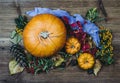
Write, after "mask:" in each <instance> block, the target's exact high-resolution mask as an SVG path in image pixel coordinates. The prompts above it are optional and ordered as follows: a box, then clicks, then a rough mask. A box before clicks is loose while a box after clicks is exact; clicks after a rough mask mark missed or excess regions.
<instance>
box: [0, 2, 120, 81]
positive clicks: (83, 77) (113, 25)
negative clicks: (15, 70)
mask: <svg viewBox="0 0 120 83" xmlns="http://www.w3.org/2000/svg"><path fill="white" fill-rule="evenodd" d="M13 2H14V0H0V83H38V82H39V83H68V82H69V83H119V82H120V51H119V50H120V0H103V3H104V6H105V9H106V11H107V13H108V17H109V20H108V22H107V23H106V22H102V23H99V25H103V26H105V27H108V28H109V29H111V30H112V32H113V46H114V58H115V60H116V61H115V63H114V64H113V65H110V66H108V67H103V68H102V70H101V72H100V73H99V75H98V76H97V77H95V76H94V75H88V74H87V73H86V72H85V71H83V70H81V69H79V68H78V67H68V68H66V69H64V70H60V69H56V70H52V71H50V72H49V73H48V74H45V73H41V74H39V75H31V74H28V73H26V72H25V71H24V72H23V73H20V74H17V75H13V76H11V75H10V74H9V70H8V62H9V61H10V59H11V56H9V55H10V53H9V48H10V45H11V43H10V42H9V37H10V33H11V31H12V30H14V29H15V23H14V19H15V18H16V17H17V12H16V8H15V7H14V4H13ZM20 5H21V8H22V14H25V12H26V11H29V10H32V9H34V7H47V8H52V9H58V8H60V9H64V10H67V11H69V12H70V13H71V14H75V13H78V14H81V15H83V16H84V15H85V13H86V11H87V10H88V9H89V8H91V7H97V0H20ZM101 15H102V14H101Z"/></svg>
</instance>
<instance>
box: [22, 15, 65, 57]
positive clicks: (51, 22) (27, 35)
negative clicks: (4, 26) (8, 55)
mask: <svg viewBox="0 0 120 83" xmlns="http://www.w3.org/2000/svg"><path fill="white" fill-rule="evenodd" d="M65 42H66V28H65V26H64V23H63V22H62V21H61V20H60V19H59V18H58V17H56V16H54V15H52V14H39V15H36V16H34V17H33V18H32V19H31V20H30V21H29V23H28V24H27V25H26V27H25V29H24V31H23V43H24V46H25V48H26V50H27V51H28V52H30V53H31V54H32V55H34V56H36V57H49V56H52V55H53V54H54V53H56V52H58V51H59V50H60V49H61V48H63V46H64V44H65Z"/></svg>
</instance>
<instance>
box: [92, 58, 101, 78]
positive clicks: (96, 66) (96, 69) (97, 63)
mask: <svg viewBox="0 0 120 83" xmlns="http://www.w3.org/2000/svg"><path fill="white" fill-rule="evenodd" d="M95 62H96V63H95V65H94V68H93V72H94V74H95V76H97V74H98V72H99V71H100V69H101V67H102V65H101V62H100V61H99V60H98V59H97V60H96V61H95Z"/></svg>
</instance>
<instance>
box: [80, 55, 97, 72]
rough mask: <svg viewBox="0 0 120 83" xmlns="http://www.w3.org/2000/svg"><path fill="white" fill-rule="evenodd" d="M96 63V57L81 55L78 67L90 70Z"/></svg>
mask: <svg viewBox="0 0 120 83" xmlns="http://www.w3.org/2000/svg"><path fill="white" fill-rule="evenodd" d="M94 63H95V61H94V57H93V56H92V55H91V54H89V53H83V54H80V56H79V57H78V65H79V66H80V68H82V69H85V70H87V69H90V68H92V67H93V65H94Z"/></svg>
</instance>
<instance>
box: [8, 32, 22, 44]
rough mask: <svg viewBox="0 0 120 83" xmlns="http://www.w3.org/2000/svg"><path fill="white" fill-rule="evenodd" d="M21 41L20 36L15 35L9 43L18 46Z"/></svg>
mask: <svg viewBox="0 0 120 83" xmlns="http://www.w3.org/2000/svg"><path fill="white" fill-rule="evenodd" d="M21 40H22V36H21V35H19V34H15V35H14V37H13V38H12V39H11V40H10V41H11V42H12V43H14V44H18V43H19V42H20V41H21Z"/></svg>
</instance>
